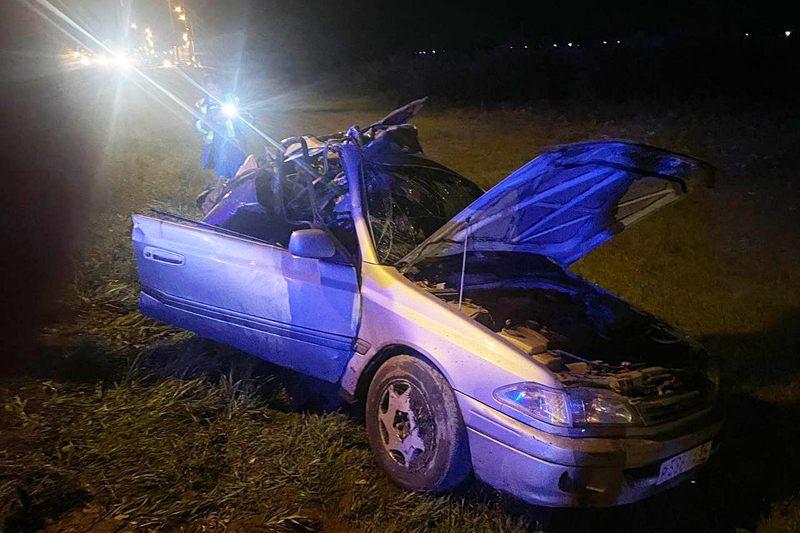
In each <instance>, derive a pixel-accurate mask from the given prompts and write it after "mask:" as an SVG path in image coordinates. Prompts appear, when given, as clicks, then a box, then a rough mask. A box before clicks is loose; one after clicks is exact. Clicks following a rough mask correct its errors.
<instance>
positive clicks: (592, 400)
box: [569, 389, 639, 427]
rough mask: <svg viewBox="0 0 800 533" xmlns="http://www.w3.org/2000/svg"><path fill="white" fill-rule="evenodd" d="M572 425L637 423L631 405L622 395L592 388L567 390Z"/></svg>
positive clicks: (636, 417)
mask: <svg viewBox="0 0 800 533" xmlns="http://www.w3.org/2000/svg"><path fill="white" fill-rule="evenodd" d="M569 405H570V412H571V413H572V425H573V426H575V427H584V426H591V425H593V424H602V425H620V424H622V425H632V424H638V423H639V418H638V416H637V415H636V413H635V411H634V409H633V407H631V405H630V404H629V403H628V402H627V400H625V398H623V397H622V396H620V395H618V394H615V393H613V392H606V391H598V390H593V389H573V390H571V391H569Z"/></svg>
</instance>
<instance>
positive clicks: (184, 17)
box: [178, 13, 186, 20]
mask: <svg viewBox="0 0 800 533" xmlns="http://www.w3.org/2000/svg"><path fill="white" fill-rule="evenodd" d="M178 20H186V15H184V14H183V13H181V14H180V15H178Z"/></svg>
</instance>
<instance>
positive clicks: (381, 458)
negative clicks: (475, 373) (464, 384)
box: [365, 355, 472, 494]
mask: <svg viewBox="0 0 800 533" xmlns="http://www.w3.org/2000/svg"><path fill="white" fill-rule="evenodd" d="M365 415H366V423H367V438H368V439H369V444H370V446H371V447H372V451H373V453H374V454H375V455H376V457H377V459H378V462H379V463H380V465H381V466H382V467H383V468H384V470H386V471H387V472H388V474H389V477H390V478H391V479H392V481H394V482H395V483H397V484H398V485H400V486H401V487H404V488H406V489H409V490H415V491H423V492H429V493H432V494H437V493H440V492H443V491H446V490H450V489H452V488H454V487H456V486H457V485H459V484H460V483H461V482H462V481H464V480H465V479H466V478H467V476H468V475H469V474H470V472H471V471H472V461H471V458H470V454H469V443H468V441H467V430H466V427H465V426H464V421H463V420H462V418H461V412H460V411H459V409H458V404H457V403H456V398H455V395H454V394H453V390H452V389H451V388H450V384H449V383H447V380H446V379H445V378H444V376H442V375H441V374H440V373H439V372H438V371H437V370H436V369H435V368H433V367H432V366H431V365H429V364H428V363H426V362H425V361H423V360H422V359H419V358H417V357H412V356H409V355H399V356H396V357H392V358H391V359H389V360H388V361H386V362H385V363H384V364H383V365H382V366H381V367H380V368H379V369H378V371H377V372H376V373H375V376H374V377H373V379H372V382H371V383H370V386H369V392H368V393H367V404H366V412H365ZM387 426H388V427H387Z"/></svg>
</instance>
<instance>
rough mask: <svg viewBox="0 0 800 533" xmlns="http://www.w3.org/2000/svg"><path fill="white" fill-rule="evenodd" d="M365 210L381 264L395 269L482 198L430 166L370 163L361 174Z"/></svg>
mask: <svg viewBox="0 0 800 533" xmlns="http://www.w3.org/2000/svg"><path fill="white" fill-rule="evenodd" d="M365 186H366V193H367V206H368V212H369V222H370V225H371V227H372V234H373V237H374V238H375V249H376V252H377V254H378V261H379V262H380V263H381V264H388V265H394V264H395V263H397V262H398V261H399V260H400V259H402V258H403V257H405V255H406V254H408V253H409V252H411V251H412V250H413V249H414V248H416V247H417V246H418V245H419V244H420V243H422V241H424V240H425V239H427V238H428V236H430V235H431V234H432V233H434V232H435V231H436V230H438V229H439V228H440V227H442V226H443V225H444V224H445V223H446V222H447V221H448V220H450V219H451V218H453V217H454V216H455V215H457V214H458V213H460V212H461V211H462V210H463V209H464V208H465V207H467V206H468V205H469V204H471V203H472V202H473V201H475V200H476V199H477V198H478V197H480V196H481V195H482V194H483V191H482V190H481V189H480V188H479V187H478V186H477V185H475V184H474V183H472V182H471V181H469V180H467V179H465V178H463V177H461V176H459V175H458V174H455V173H454V172H451V171H448V170H447V169H445V168H443V167H438V166H433V165H425V164H419V165H411V164H409V165H374V166H371V167H370V168H369V169H367V171H366V172H365Z"/></svg>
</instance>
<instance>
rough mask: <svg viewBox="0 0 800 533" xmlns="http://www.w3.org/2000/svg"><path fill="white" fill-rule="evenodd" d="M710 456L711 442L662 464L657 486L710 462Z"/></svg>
mask: <svg viewBox="0 0 800 533" xmlns="http://www.w3.org/2000/svg"><path fill="white" fill-rule="evenodd" d="M710 455H711V441H709V442H706V443H705V444H701V445H700V446H698V447H697V448H692V449H691V450H688V451H685V452H683V453H682V454H680V455H676V456H675V457H673V458H672V459H667V460H666V461H664V462H663V463H661V469H660V470H659V471H658V483H657V484H658V485H660V484H662V483H664V482H666V481H669V480H670V479H672V478H675V477H678V476H680V475H681V474H683V473H684V472H688V471H689V470H691V469H692V468H694V467H696V466H699V465H701V464H703V463H705V462H706V461H708V458H709V456H710Z"/></svg>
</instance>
